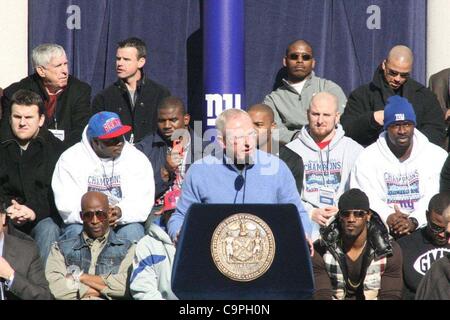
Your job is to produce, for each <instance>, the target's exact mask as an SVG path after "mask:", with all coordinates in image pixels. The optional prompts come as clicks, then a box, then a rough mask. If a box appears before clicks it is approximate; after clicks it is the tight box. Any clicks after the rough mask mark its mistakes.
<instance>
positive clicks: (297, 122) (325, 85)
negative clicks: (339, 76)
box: [263, 40, 347, 143]
mask: <svg viewBox="0 0 450 320" xmlns="http://www.w3.org/2000/svg"><path fill="white" fill-rule="evenodd" d="M315 65H316V60H315V59H314V55H313V49H312V47H311V45H310V44H309V43H308V42H307V41H305V40H296V41H294V42H292V43H290V44H289V45H288V47H287V48H286V55H285V56H284V58H283V66H284V67H285V68H286V72H287V79H283V80H282V81H283V83H282V85H281V86H280V87H279V88H278V89H276V90H275V91H272V92H271V93H270V94H268V95H267V96H266V97H265V98H264V102H263V103H264V104H266V105H268V106H269V107H271V108H272V110H273V112H274V114H275V122H276V124H277V126H278V128H279V129H280V141H281V142H283V143H288V142H290V141H291V140H293V139H294V138H295V137H296V136H297V135H298V133H299V132H300V129H301V128H302V127H303V126H304V125H306V124H308V118H307V115H306V111H307V109H308V107H309V103H310V102H311V99H312V97H313V96H314V95H315V94H316V93H318V92H322V91H325V92H329V93H332V94H334V95H335V96H336V97H337V98H338V101H339V103H338V106H339V112H340V113H341V114H342V112H343V111H344V106H345V103H346V102H347V98H346V97H345V94H344V92H343V91H342V89H341V87H339V86H338V85H337V84H336V83H334V82H333V81H330V80H327V79H323V78H319V77H317V76H316V75H315V74H314V71H313V69H314V67H315Z"/></svg>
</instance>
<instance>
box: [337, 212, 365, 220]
mask: <svg viewBox="0 0 450 320" xmlns="http://www.w3.org/2000/svg"><path fill="white" fill-rule="evenodd" d="M352 213H353V216H354V217H355V218H358V219H361V218H363V217H364V216H365V215H366V214H368V213H369V211H366V210H347V211H339V216H340V217H341V218H344V219H347V218H348V217H350V214H352Z"/></svg>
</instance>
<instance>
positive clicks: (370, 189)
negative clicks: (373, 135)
mask: <svg viewBox="0 0 450 320" xmlns="http://www.w3.org/2000/svg"><path fill="white" fill-rule="evenodd" d="M386 134H387V133H386V131H384V132H382V133H381V134H380V136H379V138H378V139H377V141H376V142H375V143H373V144H372V145H370V146H368V147H367V148H366V149H365V150H364V151H363V152H362V153H361V155H360V156H359V157H358V159H357V160H356V163H355V166H354V168H353V170H352V173H351V176H350V187H351V188H359V189H361V190H362V191H364V192H365V193H366V195H367V196H368V197H369V202H370V208H371V209H372V210H375V211H376V212H378V214H379V215H380V217H381V218H382V219H383V222H384V223H386V219H387V217H388V216H389V215H390V214H392V213H394V212H395V210H394V205H396V204H397V205H398V206H399V208H400V211H402V212H403V213H406V214H409V215H410V217H414V218H416V219H417V221H418V222H419V226H421V225H424V224H426V222H427V221H426V216H425V211H426V210H427V208H428V202H429V201H430V199H431V197H432V196H434V195H435V194H436V193H438V192H439V175H440V172H441V169H442V166H443V164H444V162H445V159H446V158H447V152H445V151H444V149H442V148H440V147H438V146H436V145H435V144H433V143H431V142H430V141H428V139H427V137H425V136H424V135H423V134H422V133H421V132H420V131H419V130H417V129H414V136H413V147H412V151H411V155H410V156H409V158H408V159H406V160H405V161H403V162H401V161H400V160H399V159H398V158H397V157H396V156H395V155H394V154H393V153H392V151H391V150H390V149H389V147H388V145H387V142H386Z"/></svg>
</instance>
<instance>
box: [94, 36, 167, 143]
mask: <svg viewBox="0 0 450 320" xmlns="http://www.w3.org/2000/svg"><path fill="white" fill-rule="evenodd" d="M146 59H147V47H146V45H145V42H144V41H142V40H141V39H139V38H128V39H125V40H123V41H120V42H119V43H118V44H117V51H116V73H117V78H118V79H117V81H116V82H114V83H113V84H111V85H110V86H109V87H107V88H106V89H105V90H103V91H102V92H100V93H99V94H97V95H96V96H95V98H94V100H93V101H92V111H93V113H97V112H100V111H111V112H115V113H117V114H118V115H119V116H120V119H121V121H122V122H123V123H124V124H126V125H129V126H131V128H132V130H131V131H130V132H129V133H127V134H126V135H125V137H126V139H127V140H128V141H130V142H131V143H133V142H139V141H140V140H141V139H142V138H143V137H144V136H145V135H147V134H151V133H153V132H155V131H156V108H157V107H158V105H159V104H160V103H161V101H162V99H164V98H165V97H168V96H170V92H169V90H168V89H166V88H165V87H163V86H162V85H160V84H158V83H156V82H155V81H152V80H150V79H149V78H148V77H147V75H146V74H145V73H144V65H145V63H146Z"/></svg>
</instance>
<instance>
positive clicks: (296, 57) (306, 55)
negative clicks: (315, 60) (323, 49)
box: [288, 53, 312, 61]
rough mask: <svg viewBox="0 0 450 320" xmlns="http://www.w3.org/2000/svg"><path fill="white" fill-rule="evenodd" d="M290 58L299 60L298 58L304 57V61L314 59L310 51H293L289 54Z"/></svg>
mask: <svg viewBox="0 0 450 320" xmlns="http://www.w3.org/2000/svg"><path fill="white" fill-rule="evenodd" d="M288 57H289V59H290V60H298V58H300V57H301V58H302V60H303V61H309V60H311V59H312V55H310V54H309V53H300V54H299V53H291V54H289V55H288Z"/></svg>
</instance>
